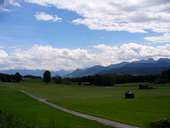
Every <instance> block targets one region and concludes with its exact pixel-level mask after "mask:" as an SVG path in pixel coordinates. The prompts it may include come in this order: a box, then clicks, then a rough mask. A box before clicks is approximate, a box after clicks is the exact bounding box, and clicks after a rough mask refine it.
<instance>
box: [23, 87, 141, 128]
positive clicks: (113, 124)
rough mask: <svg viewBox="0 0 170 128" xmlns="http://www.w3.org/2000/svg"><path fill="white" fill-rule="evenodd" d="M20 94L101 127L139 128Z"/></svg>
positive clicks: (26, 93) (28, 94) (27, 93)
mask: <svg viewBox="0 0 170 128" xmlns="http://www.w3.org/2000/svg"><path fill="white" fill-rule="evenodd" d="M20 92H22V93H23V94H25V95H27V96H29V97H31V98H33V99H35V100H37V101H39V102H41V103H44V104H46V105H48V106H50V107H52V108H55V109H57V110H60V111H63V112H66V113H69V114H72V115H74V116H78V117H81V118H84V119H88V120H92V121H96V122H98V123H100V124H103V125H108V126H111V127H114V128H139V127H136V126H131V125H127V124H123V123H119V122H116V121H112V120H108V119H104V118H101V117H96V116H91V115H88V114H83V113H80V112H76V111H73V110H70V109H67V108H64V107H61V106H59V105H56V104H53V103H50V102H48V101H47V100H46V99H43V98H41V97H38V96H34V95H32V94H31V93H29V92H26V91H24V90H20Z"/></svg>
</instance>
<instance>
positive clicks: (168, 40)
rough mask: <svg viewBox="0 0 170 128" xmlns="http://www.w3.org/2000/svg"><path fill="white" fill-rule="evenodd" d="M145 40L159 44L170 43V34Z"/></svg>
mask: <svg viewBox="0 0 170 128" xmlns="http://www.w3.org/2000/svg"><path fill="white" fill-rule="evenodd" d="M145 40H148V41H151V42H158V43H170V33H164V34H163V35H158V36H148V37H145Z"/></svg>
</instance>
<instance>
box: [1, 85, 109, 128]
mask: <svg viewBox="0 0 170 128" xmlns="http://www.w3.org/2000/svg"><path fill="white" fill-rule="evenodd" d="M0 85H3V84H2V83H0ZM0 110H2V111H3V112H5V113H9V114H12V115H15V116H16V117H18V118H19V119H22V120H24V121H26V122H27V123H31V124H33V125H35V126H39V128H106V126H103V125H100V124H98V123H96V122H92V121H88V120H85V119H81V118H78V117H74V116H72V115H69V114H66V113H64V112H60V111H57V110H54V109H52V108H49V107H48V106H46V105H44V104H41V103H39V102H37V101H35V100H32V99H31V98H29V97H27V96H25V95H23V94H21V93H20V92H18V91H16V90H15V89H11V88H9V87H1V86H0Z"/></svg>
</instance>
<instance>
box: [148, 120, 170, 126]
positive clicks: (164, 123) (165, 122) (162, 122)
mask: <svg viewBox="0 0 170 128" xmlns="http://www.w3.org/2000/svg"><path fill="white" fill-rule="evenodd" d="M150 127H151V128H170V120H168V119H163V120H159V121H155V122H152V123H151V124H150Z"/></svg>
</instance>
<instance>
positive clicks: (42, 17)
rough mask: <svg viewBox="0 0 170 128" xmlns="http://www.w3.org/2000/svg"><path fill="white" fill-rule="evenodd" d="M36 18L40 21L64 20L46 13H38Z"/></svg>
mask: <svg viewBox="0 0 170 128" xmlns="http://www.w3.org/2000/svg"><path fill="white" fill-rule="evenodd" d="M34 16H35V18H36V19H37V20H38V21H53V22H59V21H61V20H62V18H60V17H58V16H57V15H50V14H48V13H46V12H37V13H36V14H35V15H34Z"/></svg>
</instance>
